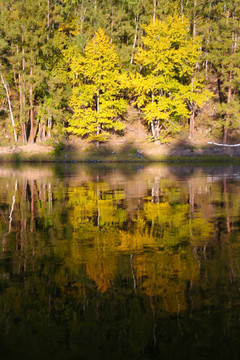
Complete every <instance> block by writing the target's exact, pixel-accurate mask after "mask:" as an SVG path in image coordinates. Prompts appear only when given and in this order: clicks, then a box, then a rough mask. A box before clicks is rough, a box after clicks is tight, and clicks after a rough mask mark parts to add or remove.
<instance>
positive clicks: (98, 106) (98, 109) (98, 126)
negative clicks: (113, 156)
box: [97, 94, 100, 149]
mask: <svg viewBox="0 0 240 360" xmlns="http://www.w3.org/2000/svg"><path fill="white" fill-rule="evenodd" d="M99 111H100V103H99V94H98V95H97V113H99ZM99 134H100V124H99V118H97V137H98V135H99ZM98 148H99V140H97V149H98Z"/></svg>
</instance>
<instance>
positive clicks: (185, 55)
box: [133, 15, 199, 139]
mask: <svg viewBox="0 0 240 360" xmlns="http://www.w3.org/2000/svg"><path fill="white" fill-rule="evenodd" d="M144 30H145V36H143V38H142V42H143V48H140V49H139V50H138V52H137V55H136V59H135V62H136V63H137V64H139V65H140V69H141V73H140V74H138V75H137V76H136V77H134V79H133V86H134V89H135V94H136V97H137V101H136V104H137V105H138V107H139V108H140V109H141V110H142V111H143V112H144V114H145V118H146V120H147V122H148V123H149V124H151V130H152V135H153V138H154V139H159V137H160V131H161V129H162V128H164V129H165V130H167V132H169V131H170V132H174V131H177V129H178V125H177V124H178V120H179V119H181V118H183V117H187V116H189V110H188V106H187V99H188V98H189V96H190V95H189V91H190V89H191V78H192V75H193V70H194V66H195V64H196V62H197V59H198V56H199V44H198V41H197V39H196V40H195V42H193V41H192V39H191V38H190V37H189V23H188V21H187V20H186V19H185V18H183V17H179V16H177V15H174V16H168V17H167V18H166V20H165V21H160V20H158V19H156V20H154V21H152V22H151V23H150V24H149V25H148V26H146V28H145V29H144ZM190 92H191V91H190Z"/></svg>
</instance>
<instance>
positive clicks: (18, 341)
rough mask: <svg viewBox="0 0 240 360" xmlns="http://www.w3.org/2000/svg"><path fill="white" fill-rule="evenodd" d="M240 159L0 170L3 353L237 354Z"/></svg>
mask: <svg viewBox="0 0 240 360" xmlns="http://www.w3.org/2000/svg"><path fill="white" fill-rule="evenodd" d="M239 195H240V168H239V167H237V166H226V167H220V166H219V167H208V168H198V167H187V166H177V167H173V166H171V167H167V166H157V165H156V166H153V165H150V166H147V167H139V166H135V165H130V164H129V165H122V166H108V167H106V166H101V165H98V164H92V165H89V166H87V165H84V166H83V165H82V166H81V165H74V166H70V165H66V166H64V165H63V166H58V167H51V166H49V167H45V166H43V167H39V166H38V167H37V166H35V167H34V166H22V167H19V168H13V167H10V166H5V167H3V166H2V167H1V168H0V233H1V247H0V351H1V359H18V360H19V359H26V360H28V359H31V360H32V359H36V360H38V359H45V360H47V359H59V360H60V359H81V360H82V359H83V360H84V359H89V360H91V359H104V360H108V359H109V360H110V359H111V360H113V359H114V360H115V359H116V360H118V359H119V360H120V359H121V360H122V359H131V360H134V359H238V358H239V354H240V343H239V338H240V196H239Z"/></svg>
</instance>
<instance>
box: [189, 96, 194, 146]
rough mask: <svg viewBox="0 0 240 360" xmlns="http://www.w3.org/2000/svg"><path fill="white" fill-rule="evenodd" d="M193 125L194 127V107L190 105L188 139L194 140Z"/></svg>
mask: <svg viewBox="0 0 240 360" xmlns="http://www.w3.org/2000/svg"><path fill="white" fill-rule="evenodd" d="M194 125H195V105H194V103H192V104H191V114H190V124H189V138H190V140H191V141H193V140H194Z"/></svg>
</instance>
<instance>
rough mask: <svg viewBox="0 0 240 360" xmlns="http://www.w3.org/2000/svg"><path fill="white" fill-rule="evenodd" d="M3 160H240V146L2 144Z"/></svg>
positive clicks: (54, 161) (57, 161) (213, 161)
mask: <svg viewBox="0 0 240 360" xmlns="http://www.w3.org/2000/svg"><path fill="white" fill-rule="evenodd" d="M0 163H46V164H47V163H68V164H71V163H106V164H108V163H121V164H122V163H126V164H127V163H136V164H149V163H169V164H170V163H190V164H191V165H192V164H193V163H215V164H216V163H218V164H221V163H223V164H225V163H240V149H236V148H235V149H234V148H224V149H223V148H221V149H219V148H216V147H214V146H205V147H203V146H190V145H188V146H183V145H180V146H176V145H175V146H172V145H160V146H158V147H156V146H146V145H145V144H144V145H143V144H130V143H129V144H125V146H124V147H117V146H115V147H113V146H111V147H110V146H109V145H108V144H107V145H104V146H101V147H100V148H99V149H96V148H95V147H93V146H91V147H88V148H87V147H85V148H83V147H73V145H72V144H71V143H70V144H67V145H66V146H64V147H61V148H58V147H53V146H49V145H47V146H46V145H42V144H27V145H20V146H8V147H0Z"/></svg>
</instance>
